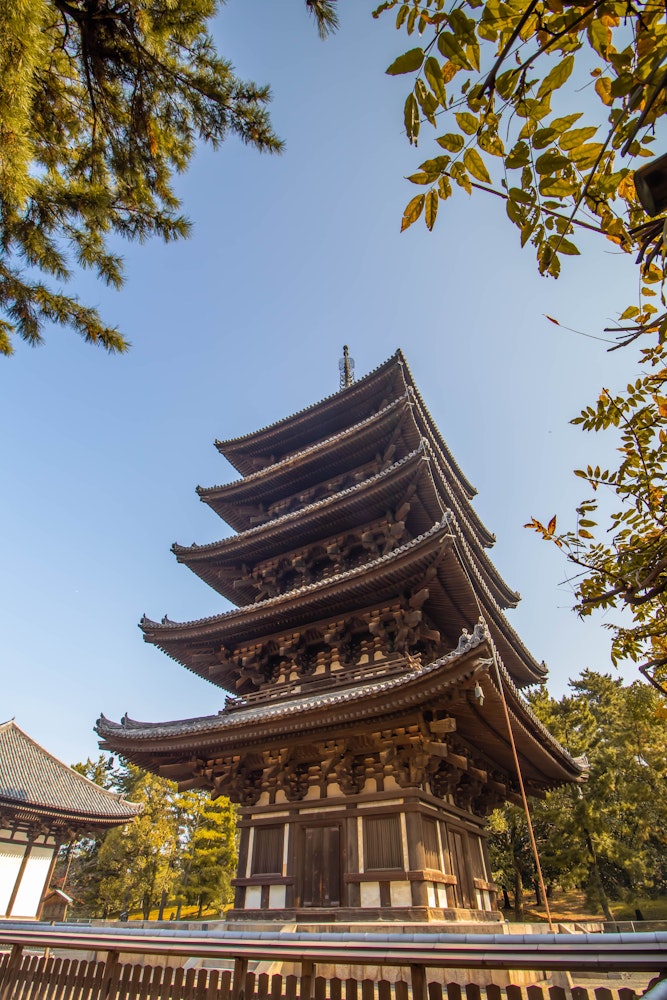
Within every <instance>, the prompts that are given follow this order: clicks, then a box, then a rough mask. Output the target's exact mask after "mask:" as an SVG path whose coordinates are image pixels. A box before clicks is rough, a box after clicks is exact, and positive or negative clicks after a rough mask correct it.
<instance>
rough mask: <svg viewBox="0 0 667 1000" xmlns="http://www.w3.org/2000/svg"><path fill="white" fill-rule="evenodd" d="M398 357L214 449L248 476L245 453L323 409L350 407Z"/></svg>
mask: <svg viewBox="0 0 667 1000" xmlns="http://www.w3.org/2000/svg"><path fill="white" fill-rule="evenodd" d="M399 356H400V357H402V355H401V352H400V350H398V351H396V352H395V353H394V354H392V355H391V357H389V358H387V360H386V361H383V362H382V363H381V364H380V365H378V366H377V367H376V368H374V369H373V370H372V371H370V372H368V374H367V375H364V376H363V378H360V379H357V380H355V381H354V382H353V383H352V385H351V386H348V387H347V388H345V389H338V390H337V391H336V392H333V393H331V394H330V395H329V396H325V397H324V398H323V399H320V400H318V401H317V402H315V403H311V404H310V405H309V406H306V407H304V408H303V409H301V410H298V411H297V412H296V413H292V414H290V415H289V416H288V417H283V418H282V419H281V420H276V421H275V422H274V423H272V424H267V425H266V426H265V427H261V428H259V429H258V430H255V431H250V432H249V433H248V434H244V435H242V436H240V437H236V438H228V439H226V440H224V441H218V440H216V442H215V446H216V448H217V449H218V451H219V452H220V454H221V455H223V456H224V457H225V458H226V459H227V461H228V462H230V463H231V464H232V465H233V466H234V468H236V469H237V470H238V471H239V472H241V474H242V475H245V474H246V472H248V473H249V472H251V471H252V470H253V464H252V461H247V460H246V461H244V455H245V454H246V453H252V452H253V451H254V452H255V453H257V452H258V451H259V449H260V448H261V447H267V446H268V447H270V439H271V438H272V437H280V436H282V435H283V434H284V433H285V431H287V430H289V428H290V427H294V426H296V425H298V424H300V423H302V422H303V421H304V420H307V419H308V418H309V417H311V416H312V415H313V414H314V413H316V412H317V411H318V410H319V411H320V413H321V411H322V409H323V408H325V409H326V408H333V407H336V408H337V407H339V406H340V408H341V409H343V408H348V407H349V400H350V398H351V397H354V396H357V395H360V394H367V393H368V391H369V389H370V388H372V387H373V386H374V385H375V384H377V383H378V382H380V381H382V378H383V376H386V375H388V374H390V373H391V371H392V368H393V367H394V365H395V363H396V360H397V358H398V357H399Z"/></svg>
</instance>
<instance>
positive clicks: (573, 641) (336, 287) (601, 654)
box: [0, 0, 636, 763]
mask: <svg viewBox="0 0 667 1000" xmlns="http://www.w3.org/2000/svg"><path fill="white" fill-rule="evenodd" d="M339 6H340V14H341V22H342V26H341V30H340V32H339V33H338V35H337V36H335V37H334V38H332V39H329V40H328V41H327V42H324V43H323V42H320V41H319V39H318V37H317V34H316V31H315V29H314V26H313V24H312V22H311V21H310V19H309V18H308V17H307V16H306V14H305V12H304V9H303V8H304V4H303V3H302V0H230V2H229V4H228V6H227V7H226V8H225V9H224V10H223V11H222V13H221V14H220V16H219V18H218V20H217V22H216V26H215V30H216V37H217V40H218V43H219V47H220V50H221V52H222V53H223V54H224V55H225V56H227V57H229V58H231V59H232V60H233V62H234V63H235V65H236V68H237V71H238V72H239V74H240V75H242V76H246V77H250V78H254V79H255V80H257V81H258V82H262V83H263V82H270V83H271V85H272V88H273V94H274V101H273V117H274V122H275V126H276V129H277V131H278V132H279V134H280V135H281V136H282V137H283V138H284V139H285V141H286V144H287V147H286V151H285V153H284V154H283V155H282V156H280V157H269V156H260V155H259V154H257V153H256V152H255V151H253V150H252V149H248V148H246V147H243V146H242V145H241V144H240V143H238V142H236V141H235V140H230V141H229V142H228V143H226V144H225V145H223V147H222V148H221V149H220V150H219V151H218V152H217V153H213V152H211V151H210V150H204V151H202V152H201V153H200V154H199V155H198V156H197V157H196V159H195V161H194V163H193V165H192V167H191V169H190V171H189V172H188V173H187V174H186V175H184V176H183V177H182V178H179V179H178V189H179V191H180V192H181V194H182V196H183V199H184V204H185V210H186V212H187V214H188V215H189V216H190V218H191V219H192V221H193V223H194V233H193V236H192V238H191V239H190V240H188V241H184V242H181V243H180V244H176V245H171V246H167V247H165V246H163V245H161V244H158V243H150V244H148V245H145V246H126V247H124V249H123V252H124V253H125V257H126V262H127V284H126V286H125V288H124V289H123V290H122V291H121V292H120V293H117V292H112V291H110V290H107V289H105V288H103V287H101V286H99V285H97V284H96V283H95V282H94V281H93V280H92V279H91V278H88V277H86V278H85V279H82V280H81V282H80V293H81V296H82V298H84V299H85V300H87V301H93V302H95V303H97V304H99V306H100V309H101V311H102V313H103V316H104V317H105V319H106V320H107V321H110V322H112V323H117V324H118V325H119V326H120V328H121V329H122V330H123V332H124V333H125V334H126V335H127V336H128V338H129V339H130V340H131V341H132V344H133V347H132V350H131V351H130V352H129V353H128V354H126V355H125V356H121V357H109V356H108V355H106V354H105V353H104V352H102V351H100V350H97V349H95V348H93V347H89V346H86V345H85V344H84V343H83V342H81V341H80V340H79V339H78V338H77V337H76V335H75V334H73V333H70V332H68V331H63V330H60V329H54V330H52V331H49V333H48V337H47V343H46V344H45V345H44V346H43V347H41V348H39V349H31V348H29V347H27V346H25V345H21V346H19V347H18V348H17V352H16V354H15V356H14V357H13V358H11V359H8V360H3V361H0V411H1V416H2V423H1V427H2V432H1V437H0V468H1V470H2V483H3V487H2V491H1V492H0V509H1V517H2V525H3V529H4V539H3V541H4V544H3V570H2V574H1V575H0V625H1V630H2V654H1V655H2V661H3V666H2V675H3V681H2V696H1V698H2V709H1V710H0V716H1V719H0V721H4V720H5V719H7V718H10V717H12V716H15V717H16V721H17V723H18V724H19V725H20V726H22V727H23V728H24V729H26V730H27V731H28V732H29V733H30V734H31V735H32V736H33V737H34V738H36V739H37V740H39V741H40V742H42V743H44V744H45V746H47V748H48V749H50V750H51V751H52V752H53V753H55V754H56V755H57V756H59V757H61V758H62V759H64V760H65V761H66V762H68V763H71V762H74V761H76V760H81V759H85V758H86V757H87V756H95V755H96V754H97V741H96V737H95V734H94V732H93V725H94V723H95V719H96V718H97V716H98V715H99V713H100V711H103V712H104V713H105V714H106V715H107V716H109V717H110V718H112V719H119V718H120V717H121V716H122V715H123V713H124V712H126V711H127V712H129V714H130V715H131V716H132V717H133V718H137V719H142V720H147V721H159V720H165V719H175V718H183V717H189V716H193V715H201V714H207V713H211V712H215V711H217V710H218V709H220V708H221V707H222V705H223V703H224V693H223V692H222V691H221V690H220V689H218V688H216V687H214V686H212V685H210V684H208V683H206V682H205V681H203V680H200V679H199V678H197V677H195V676H194V675H192V674H190V673H189V672H188V671H187V670H186V669H185V668H184V667H182V666H180V665H179V664H177V663H174V662H173V661H172V660H170V659H168V658H167V657H166V656H165V655H164V654H162V653H160V652H159V651H158V650H156V649H155V648H154V647H152V646H149V645H146V644H145V643H144V642H143V641H142V636H141V633H140V632H139V630H138V628H137V623H138V621H139V619H140V617H141V615H142V613H143V612H146V614H148V616H149V617H151V618H154V619H159V618H161V617H162V616H163V615H164V614H165V613H168V615H169V617H170V618H171V619H173V620H189V619H194V618H200V617H204V616H206V615H211V614H216V613H218V612H220V611H223V610H226V607H227V606H226V605H225V602H224V601H223V600H222V599H221V598H220V597H219V596H217V595H216V594H214V593H213V592H212V591H211V590H210V589H209V588H208V587H207V586H206V585H205V584H204V583H203V582H202V581H200V580H199V579H198V578H197V577H196V576H194V575H193V574H192V573H190V571H189V570H188V569H187V568H186V567H184V566H179V565H178V564H177V563H176V560H175V558H174V557H173V555H172V554H171V552H170V545H171V543H172V542H173V541H178V542H180V543H182V544H190V543H191V542H198V543H204V542H210V541H214V540H215V539H218V538H220V537H223V536H224V535H225V534H228V533H229V529H228V528H227V527H226V525H224V524H223V523H222V522H221V521H220V520H219V519H218V518H217V516H216V515H215V514H214V513H213V512H212V511H211V510H210V509H209V508H207V507H206V506H205V505H203V504H201V503H200V502H199V500H198V498H197V495H196V493H195V486H196V485H197V484H201V485H204V486H209V485H213V484H215V483H224V482H227V481H229V480H231V479H234V478H237V474H236V473H235V472H234V471H233V470H232V469H231V468H230V467H229V466H228V465H227V463H226V462H225V461H224V460H223V459H222V458H221V457H220V456H219V455H218V453H217V452H216V451H215V449H214V447H213V441H214V439H215V438H216V437H219V438H227V437H235V436H238V435H242V434H245V433H248V432H250V431H252V430H255V429H257V428H259V427H262V426H264V425H266V424H268V423H272V422H273V421H276V420H279V419H280V418H282V417H284V416H287V415H288V414H290V413H292V412H294V411H295V410H298V409H301V408H302V407H304V406H308V405H310V404H311V403H313V402H316V401H317V400H318V399H321V398H322V397H324V396H327V395H329V394H330V393H331V392H333V391H335V390H336V388H337V384H338V359H339V357H340V356H341V354H342V347H343V344H345V343H347V344H349V346H350V352H351V354H352V356H353V357H354V358H355V361H356V373H357V375H358V376H361V375H364V374H365V373H366V372H368V371H369V370H371V369H372V368H374V367H376V366H377V365H378V364H380V363H381V362H382V361H384V360H385V359H386V358H387V357H388V356H389V355H390V354H392V353H393V352H394V351H395V349H396V348H397V347H399V346H400V347H402V348H403V350H404V352H405V355H406V357H407V360H408V363H409V365H410V367H411V370H412V372H413V375H414V377H415V379H416V381H417V384H418V385H419V386H420V389H421V392H422V395H423V397H424V399H425V401H426V404H427V406H428V407H429V409H430V410H431V413H432V415H433V417H434V418H435V420H436V422H437V424H438V426H439V427H440V430H441V432H442V434H443V436H444V438H445V440H446V441H447V442H448V444H449V446H450V448H451V450H452V452H453V454H454V456H455V458H456V459H457V461H458V463H459V464H460V466H461V468H462V469H463V471H464V472H465V474H466V475H467V476H468V477H469V478H470V480H471V481H472V482H473V483H474V484H475V485H476V487H477V489H478V490H479V496H478V497H477V498H476V501H475V506H476V509H477V511H478V513H479V514H480V516H481V517H482V520H483V521H484V522H485V523H486V524H487V526H488V527H489V528H490V529H491V530H492V531H494V532H495V534H496V536H497V539H498V541H497V544H496V546H495V547H494V549H493V550H492V551H491V553H490V554H491V558H492V559H493V561H494V562H495V564H496V565H497V567H498V568H499V570H500V572H501V573H502V574H503V576H504V577H505V579H506V580H507V581H508V583H509V584H510V585H511V586H512V587H514V588H515V589H517V590H519V591H520V592H521V594H522V596H523V600H522V602H521V605H520V606H519V608H518V609H517V610H516V611H511V612H509V616H510V620H511V622H512V624H513V625H514V627H515V628H516V629H517V631H518V632H519V634H520V635H521V636H522V638H523V639H524V641H525V642H526V644H527V645H528V647H529V648H530V649H531V651H532V652H533V653H534V654H535V655H536V656H537V657H538V659H542V658H543V659H545V660H546V661H547V663H548V665H549V667H550V690H551V691H552V692H553V693H554V694H556V695H560V694H562V693H563V692H564V691H565V690H566V689H567V681H568V678H570V677H573V676H576V675H577V674H578V673H579V672H580V671H581V670H582V669H583V668H584V667H592V668H595V669H598V670H609V669H611V666H610V662H609V636H608V634H607V633H606V632H605V630H604V627H603V626H604V624H605V622H606V621H608V620H610V619H605V618H602V617H598V618H596V619H589V620H588V621H587V622H585V623H581V622H580V621H579V620H578V619H577V618H576V616H575V615H574V614H573V612H572V611H571V610H570V608H571V604H572V590H571V587H569V586H568V585H567V583H564V582H563V581H564V580H565V578H566V577H567V575H568V567H567V565H566V564H565V563H564V561H563V560H562V558H561V557H560V556H559V554H558V552H557V551H556V550H555V548H553V547H552V546H549V545H547V544H545V543H544V542H542V541H540V540H539V538H538V537H537V536H536V535H535V534H533V533H532V532H529V531H526V530H524V528H523V527H522V525H523V524H524V522H526V521H527V520H529V518H530V517H531V516H533V515H535V516H537V517H540V518H548V517H550V516H551V515H552V514H554V513H558V514H559V519H560V520H559V523H562V525H563V526H564V527H565V526H568V525H571V524H572V522H573V517H574V513H573V511H574V505H575V503H576V502H577V501H578V500H580V499H582V497H583V496H585V495H586V493H585V485H584V484H582V481H581V480H577V479H575V478H574V477H573V475H572V472H571V470H572V469H573V468H574V467H575V466H579V465H581V464H582V463H584V464H585V463H587V462H588V461H591V462H592V464H595V463H596V462H598V461H599V462H601V463H602V462H604V461H605V459H606V458H608V457H609V455H610V445H609V444H608V443H603V442H602V441H601V440H595V439H592V438H590V437H588V436H585V435H583V434H582V433H581V432H580V431H578V430H577V429H576V428H573V427H571V426H569V424H568V420H569V419H570V418H571V417H572V416H574V415H576V413H577V412H578V411H579V409H580V408H581V407H582V406H583V405H585V404H587V403H589V402H591V401H593V400H595V399H596V397H597V395H598V392H599V390H600V387H601V386H602V385H608V386H610V387H612V388H613V387H617V386H620V385H624V384H625V382H626V381H627V377H626V372H627V370H628V369H630V368H631V365H632V363H633V362H634V359H631V357H630V355H628V354H622V353H621V352H617V353H616V354H613V355H609V354H607V353H606V351H605V345H604V344H600V343H599V342H597V341H595V340H590V339H586V338H584V337H580V336H576V335H574V334H571V333H568V332H566V331H564V330H561V329H558V328H557V327H555V326H554V325H553V324H551V323H549V322H548V321H547V320H546V319H545V318H544V314H550V315H552V316H555V317H557V318H558V319H559V320H560V321H561V322H562V323H564V324H566V325H568V326H572V327H576V328H577V329H579V330H582V331H585V332H588V333H591V334H598V333H599V332H600V331H601V329H602V327H603V326H604V325H605V324H606V323H607V321H608V320H610V319H612V318H613V317H614V316H615V315H616V314H617V312H618V311H619V310H621V309H623V308H624V307H625V306H626V305H627V304H628V303H629V302H630V301H632V298H633V295H634V293H635V289H636V275H635V272H634V269H633V266H632V263H631V261H630V259H628V258H626V257H623V256H622V255H619V254H618V253H617V252H616V250H615V248H614V247H613V246H612V245H611V244H610V243H605V242H604V241H598V242H596V241H595V240H594V239H593V240H592V241H591V242H590V243H588V244H587V245H586V253H585V255H584V256H582V257H581V258H577V259H573V260H572V261H568V262H567V267H566V268H565V272H564V274H563V276H562V277H561V278H560V279H559V280H558V282H554V281H552V280H549V281H548V280H546V279H542V278H540V277H539V276H538V275H537V272H536V267H535V263H534V258H533V255H532V251H531V250H530V249H528V250H525V251H521V249H520V247H519V245H518V236H517V233H516V230H515V229H514V228H513V227H512V226H511V224H510V223H509V221H508V220H507V219H506V218H505V216H504V209H503V205H502V203H501V202H500V201H499V200H496V199H493V198H490V197H487V196H484V195H482V194H479V195H477V196H475V197H474V198H472V199H469V198H468V197H467V196H466V195H465V194H464V193H463V192H460V197H456V199H455V200H454V202H450V203H448V204H447V205H446V206H445V205H441V209H440V218H439V220H438V223H437V226H436V230H435V231H434V232H433V233H432V234H429V233H428V232H427V231H426V229H425V227H424V226H423V224H422V223H421V222H420V223H418V224H417V225H416V226H414V227H413V228H412V229H410V230H409V231H408V232H407V233H404V234H403V235H401V234H400V232H399V228H400V217H401V214H402V209H403V206H404V205H405V203H406V202H407V200H408V198H409V197H411V196H412V194H413V193H415V189H414V188H413V187H412V186H411V185H410V184H408V183H407V182H406V181H405V180H404V177H405V175H407V174H409V173H411V172H413V171H414V169H415V168H416V166H417V165H418V164H419V163H420V162H421V160H422V159H424V158H425V157H426V156H428V155H431V154H430V153H429V150H430V148H431V147H430V146H429V143H428V141H427V139H428V129H429V126H425V129H426V131H425V133H424V142H423V144H422V146H421V147H420V149H418V150H414V149H410V147H409V146H408V144H407V142H406V140H405V137H404V136H403V135H402V134H401V132H402V126H401V122H402V105H403V100H404V96H405V89H406V81H405V79H401V78H398V79H390V78H389V77H386V76H385V75H384V70H385V68H386V67H387V66H388V65H389V63H390V62H392V61H393V59H394V58H395V57H396V56H397V55H398V54H399V53H400V52H401V51H403V50H404V48H406V47H407V46H406V44H405V40H404V36H399V35H398V34H397V33H396V31H395V30H394V28H393V22H392V20H391V18H389V17H386V16H385V19H384V20H381V21H379V22H376V21H373V20H372V19H371V16H370V11H371V5H370V4H369V3H367V2H360V0H340V2H339ZM612 460H613V458H612ZM629 676H632V668H630V671H629Z"/></svg>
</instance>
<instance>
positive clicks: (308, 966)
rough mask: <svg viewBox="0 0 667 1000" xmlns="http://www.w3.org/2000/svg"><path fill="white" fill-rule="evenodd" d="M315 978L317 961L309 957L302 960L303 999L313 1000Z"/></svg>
mask: <svg viewBox="0 0 667 1000" xmlns="http://www.w3.org/2000/svg"><path fill="white" fill-rule="evenodd" d="M314 980H315V963H314V962H311V961H309V960H308V959H305V958H304V959H303V960H302V962H301V1000H312V996H313V983H314Z"/></svg>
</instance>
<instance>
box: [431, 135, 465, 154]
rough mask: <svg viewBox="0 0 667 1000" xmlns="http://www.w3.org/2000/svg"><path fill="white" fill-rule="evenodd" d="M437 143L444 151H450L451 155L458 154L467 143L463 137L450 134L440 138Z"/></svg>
mask: <svg viewBox="0 0 667 1000" xmlns="http://www.w3.org/2000/svg"><path fill="white" fill-rule="evenodd" d="M436 142H437V143H438V145H439V146H442V148H443V149H448V150H449V152H450V153H458V152H460V150H462V149H463V147H464V145H465V142H464V139H463V136H462V135H457V134H456V133H454V132H449V133H448V134H447V135H441V136H438V138H437V139H436Z"/></svg>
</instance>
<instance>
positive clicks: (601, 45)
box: [587, 17, 611, 59]
mask: <svg viewBox="0 0 667 1000" xmlns="http://www.w3.org/2000/svg"><path fill="white" fill-rule="evenodd" d="M587 34H588V41H589V42H590V43H591V46H592V47H593V48H594V49H595V51H596V52H597V53H598V54H599V55H601V56H602V58H603V59H604V58H606V55H607V48H608V46H609V42H610V41H611V31H610V30H609V28H608V27H607V26H606V24H603V23H602V21H600V20H598V18H597V17H596V18H594V19H593V20H592V21H591V23H590V24H589V26H588V32H587Z"/></svg>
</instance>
